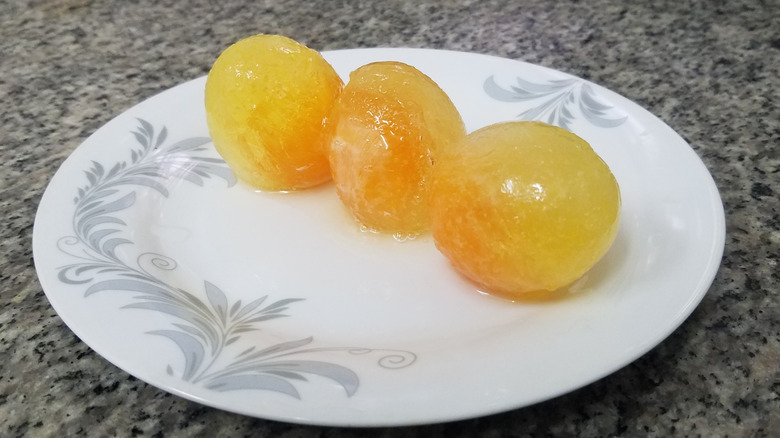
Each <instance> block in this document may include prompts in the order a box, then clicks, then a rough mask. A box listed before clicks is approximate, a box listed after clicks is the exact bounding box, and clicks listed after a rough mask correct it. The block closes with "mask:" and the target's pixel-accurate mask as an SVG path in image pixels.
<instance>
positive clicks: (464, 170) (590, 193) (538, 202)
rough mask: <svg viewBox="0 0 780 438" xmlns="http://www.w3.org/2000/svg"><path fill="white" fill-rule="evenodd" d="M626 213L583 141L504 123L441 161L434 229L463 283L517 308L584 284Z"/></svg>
mask: <svg viewBox="0 0 780 438" xmlns="http://www.w3.org/2000/svg"><path fill="white" fill-rule="evenodd" d="M620 205H621V203H620V191H619V188H618V184H617V181H616V180H615V177H614V176H613V175H612V173H611V171H610V170H609V168H608V167H607V165H606V164H605V162H604V161H603V160H602V159H601V158H600V157H599V156H598V155H597V154H596V153H595V152H594V151H593V149H592V148H591V147H590V146H589V145H588V143H586V142H585V141H584V140H582V139H581V138H579V137H577V136H576V135H574V134H572V133H570V132H568V131H566V130H564V129H562V128H558V127H555V126H551V125H547V124H544V123H540V122H507V123H499V124H495V125H491V126H489V127H486V128H483V129H480V130H478V131H475V132H473V133H471V134H469V135H468V136H467V137H466V139H465V141H464V142H462V143H461V144H460V146H459V147H458V148H457V149H456V150H453V151H452V153H447V154H443V155H440V156H439V159H438V160H437V162H436V166H435V167H434V176H433V184H432V193H431V209H430V211H431V228H432V233H433V238H434V241H435V243H436V246H437V248H438V249H439V250H440V251H441V252H442V253H443V254H444V255H445V256H446V257H447V258H448V259H449V260H450V261H451V262H452V264H453V265H454V266H455V268H456V269H457V270H458V271H460V272H461V273H462V274H463V275H464V276H466V277H468V278H469V279H471V280H472V281H474V282H476V283H477V284H478V285H480V286H481V287H482V288H483V289H484V291H485V292H490V293H495V294H498V295H503V296H506V297H509V298H517V297H520V296H521V294H523V293H526V292H538V291H552V290H556V289H559V288H562V287H564V286H567V285H569V284H571V283H572V282H574V281H575V280H577V279H578V278H580V277H581V276H582V275H583V274H585V272H586V271H588V270H589V269H590V268H591V267H592V266H593V265H594V264H595V263H596V262H597V261H598V260H599V259H601V258H602V256H604V254H605V253H606V252H607V250H608V249H609V248H610V246H611V245H612V243H613V241H614V239H615V236H616V234H617V230H618V224H619V217H620Z"/></svg>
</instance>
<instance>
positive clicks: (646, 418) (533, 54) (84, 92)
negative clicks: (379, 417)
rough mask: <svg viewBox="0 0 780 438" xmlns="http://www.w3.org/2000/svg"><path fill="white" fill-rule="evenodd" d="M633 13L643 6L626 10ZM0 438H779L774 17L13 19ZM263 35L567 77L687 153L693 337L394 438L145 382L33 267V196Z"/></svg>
mask: <svg viewBox="0 0 780 438" xmlns="http://www.w3.org/2000/svg"><path fill="white" fill-rule="evenodd" d="M630 3H633V4H630ZM0 8H1V9H2V11H3V12H2V14H0V97H1V100H2V103H3V105H2V107H0V120H2V123H1V124H0V126H1V128H0V129H2V131H1V132H2V136H0V176H1V179H0V206H2V210H1V211H2V216H3V226H2V227H0V233H1V234H2V237H1V238H0V242H2V243H1V244H0V247H1V248H2V250H1V252H0V282H1V283H0V284H2V287H1V288H0V294H2V295H1V296H2V299H1V300H0V435H2V436H9V437H11V436H26V435H29V436H46V435H56V436H62V435H78V436H81V435H87V434H88V435H89V436H136V435H142V436H167V435H200V436H262V435H268V436H287V437H320V436H322V437H325V436H327V437H337V436H386V437H390V436H420V437H422V436H425V437H429V436H441V437H443V436H446V437H458V436H460V437H465V436H485V437H497V436H583V437H585V436H658V437H665V436H702V437H713V436H724V437H725V436H729V437H742V436H745V437H747V436H750V437H763V436H767V437H768V436H777V434H778V431H779V430H780V308H779V307H778V302H780V297H779V296H778V294H779V293H780V275H778V272H780V268H778V259H779V258H780V218H779V216H778V215H779V214H780V201H778V197H779V195H780V110H779V108H780V105H779V104H778V90H780V79H778V78H780V34H778V33H777V23H778V22H780V8H778V7H777V4H776V3H774V4H773V2H770V1H750V0H738V1H734V2H689V1H663V2H628V3H627V2H623V1H618V0H589V1H578V2H548V1H544V0H530V1H525V2H509V1H506V2H503V1H455V0H453V1H430V0H422V1H403V0H401V1H386V2H368V1H347V2H328V1H323V0H315V1H298V0H294V1H287V2H240V1H230V0H228V1H222V2H207V1H197V2H175V1H163V2H157V1H142V2H132V3H131V2H93V1H89V0H53V1H19V2H10V1H4V2H0ZM259 32H265V33H279V34H284V35H287V36H290V37H292V38H294V39H296V40H299V41H301V42H304V43H306V44H307V45H309V46H311V47H313V48H316V49H320V50H329V49H342V48H356V47H380V46H381V47H424V48H434V49H450V50H460V51H469V52H477V53H484V54H490V55H497V56H502V57H507V58H511V59H518V60H523V61H528V62H531V63H536V64H540V65H543V66H547V67H551V68H554V69H558V70H561V71H564V72H567V73H571V74H574V75H577V76H580V77H583V78H586V79H589V80H591V81H594V82H596V83H598V84H600V85H603V86H605V87H606V88H608V89H611V90H613V91H615V92H617V93H619V94H621V95H623V96H626V97H627V98H629V99H632V100H634V101H636V102H637V103H639V104H640V105H641V106H643V107H645V108H646V109H647V110H649V111H650V112H651V113H653V114H655V115H657V116H658V117H659V118H661V119H662V120H663V121H665V122H666V123H668V124H669V125H670V126H671V127H672V128H673V129H674V130H675V131H677V132H678V133H679V134H680V135H681V136H682V137H683V138H685V139H686V140H687V141H688V142H689V143H690V144H691V147H692V148H693V150H694V151H695V152H696V153H697V154H698V155H699V157H701V159H702V161H703V162H704V164H705V165H706V166H707V168H708V169H709V171H710V172H711V174H712V176H713V178H714V180H715V182H716V184H717V186H718V188H719V190H720V193H721V197H722V200H723V204H724V207H725V211H726V223H727V236H726V246H725V253H724V256H723V261H722V264H721V267H720V270H719V272H718V274H717V276H716V278H715V281H714V283H713V285H712V287H711V288H710V290H709V292H708V294H707V295H706V296H705V297H704V299H703V301H702V302H701V304H700V305H699V306H698V308H697V309H696V310H695V311H694V312H693V314H692V315H691V316H690V318H689V319H688V320H687V321H686V322H685V323H684V324H683V325H682V326H681V327H680V328H679V329H677V330H676V331H675V332H674V333H672V334H671V336H669V338H668V339H666V340H665V341H664V342H662V343H661V344H660V345H659V346H657V347H656V348H654V349H652V350H651V351H650V352H649V353H647V354H645V355H644V356H642V357H641V358H640V359H638V360H636V361H635V362H633V363H631V364H630V365H628V366H626V367H624V368H623V369H621V370H619V371H617V372H615V373H614V374H612V375H609V376H607V377H605V378H604V379H602V380H600V381H597V382H595V383H593V384H591V385H588V386H586V387H584V388H582V389H579V390H576V391H574V392H572V393H569V394H566V395H562V396H560V397H557V398H555V399H552V400H548V401H545V402H542V403H539V404H536V405H533V406H530V407H526V408H523V409H518V410H514V411H510V412H506V413H502V414H496V415H492V416H488V417H483V418H477V419H471V420H463V421H458V422H454V423H447V424H436V425H428V426H416V427H407V428H395V429H393V428H388V429H380V430H365V429H341V428H332V427H328V428H321V427H312V426H297V425H292V424H286V423H280V422H273V421H266V420H261V419H255V418H250V417H244V416H241V415H237V414H232V413H228V412H224V411H221V410H217V409H213V408H209V407H205V406H203V405H200V404H197V403H194V402H190V401H187V400H185V399H182V398H179V397H177V396H174V395H171V394H168V393H166V392H164V391H161V390H159V389H157V388H155V387H153V386H151V385H148V384H146V383H144V382H142V381H140V380H138V379H136V378H134V377H132V376H130V375H129V374H127V373H125V372H124V371H122V370H120V369H119V368H117V367H116V366H114V365H112V364H111V363H109V362H108V361H106V360H105V359H103V358H102V357H101V356H99V355H98V354H96V353H95V352H93V351H92V350H91V349H90V348H89V347H87V345H85V344H84V343H83V342H82V341H80V340H79V339H78V338H77V337H76V336H75V335H74V334H73V333H72V332H71V331H70V330H69V329H68V327H67V326H65V324H64V323H63V321H62V320H61V319H60V318H59V317H58V316H57V314H56V313H55V312H54V310H53V309H52V307H51V306H50V304H49V302H48V300H47V298H46V296H45V295H44V293H43V291H42V289H41V286H40V284H39V282H38V279H37V276H36V273H35V270H34V266H33V254H32V243H31V242H32V229H33V220H34V216H35V212H36V208H37V206H38V203H39V200H40V198H41V195H42V193H43V191H44V189H45V187H46V185H47V183H48V182H49V180H50V179H51V177H52V176H53V175H54V173H55V171H56V170H57V168H58V166H59V165H60V164H61V163H62V162H63V160H64V159H65V158H66V157H67V156H68V155H69V154H70V153H71V152H72V151H73V150H74V149H75V148H76V147H77V146H78V145H79V144H80V143H81V142H82V141H83V140H84V139H85V138H87V137H88V136H89V135H90V134H91V133H93V132H94V131H95V130H96V129H98V128H99V127H100V126H102V125H103V124H105V123H106V122H108V121H109V120H111V119H112V118H113V117H115V116H116V115H117V114H119V113H120V112H122V111H124V110H125V109H127V108H129V107H131V106H132V105H134V104H136V103H138V102H140V101H141V100H143V99H145V98H147V97H150V96H153V95H155V94H156V93H159V92H161V91H163V90H166V89H168V88H170V87H172V86H174V85H176V84H179V83H182V82H184V81H187V80H189V79H193V78H196V77H199V76H201V75H204V74H206V73H207V71H208V69H209V67H210V66H211V63H212V62H213V61H214V59H215V58H216V56H217V55H218V54H219V53H220V51H221V50H222V49H224V48H225V47H226V46H227V45H228V44H230V43H232V42H234V41H236V40H238V39H240V38H242V37H245V36H248V35H250V34H254V33H259Z"/></svg>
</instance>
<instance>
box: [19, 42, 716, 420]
mask: <svg viewBox="0 0 780 438" xmlns="http://www.w3.org/2000/svg"><path fill="white" fill-rule="evenodd" d="M324 55H325V57H326V58H327V59H328V60H329V61H330V62H331V63H332V64H333V66H334V67H335V68H336V70H337V71H338V72H339V74H341V75H342V77H344V78H345V80H346V79H347V77H348V74H349V72H350V71H352V70H354V69H355V68H357V67H359V66H360V65H363V64H365V63H368V62H372V61H380V60H399V61H403V62H406V63H409V64H411V65H414V66H416V67H417V68H419V69H420V70H421V71H423V72H424V73H426V74H427V75H429V76H430V77H431V78H433V79H434V80H435V81H437V82H438V83H439V85H440V86H441V87H442V88H443V89H444V90H445V91H446V92H447V93H448V94H449V95H450V97H451V98H452V100H453V102H454V103H455V105H456V106H457V107H458V108H459V109H460V111H461V112H462V115H463V118H464V120H465V122H466V125H467V129H468V130H469V131H472V130H475V129H478V128H480V127H483V126H485V125H488V124H490V123H494V122H500V121H507V120H518V119H538V120H544V121H548V122H551V123H554V124H557V125H560V126H563V127H566V128H568V129H570V130H572V131H573V132H575V133H577V134H578V135H580V136H581V137H583V138H584V139H585V140H587V141H588V142H590V143H591V145H592V146H593V148H594V149H595V150H596V152H597V153H599V154H600V155H601V157H602V158H603V159H604V160H605V161H606V162H607V164H608V165H609V166H610V167H611V169H612V170H613V172H614V174H615V176H616V178H617V180H618V182H619V184H620V187H621V192H622V199H623V207H622V208H623V209H622V222H621V228H620V231H619V233H618V237H617V239H616V242H615V244H614V246H613V247H612V248H611V249H610V251H609V252H608V254H607V255H606V257H605V258H604V259H603V260H602V261H601V262H600V263H599V264H598V265H597V266H596V267H595V268H594V269H593V270H591V271H590V272H589V273H588V274H587V275H586V276H585V277H584V278H583V279H582V280H580V281H579V282H578V283H576V284H575V286H574V287H572V291H571V293H568V294H567V295H566V296H565V297H563V298H561V299H556V300H552V301H532V300H528V301H525V302H516V303H512V302H508V301H505V300H502V299H498V298H494V297H491V296H486V295H483V294H480V293H478V291H477V290H476V288H475V286H474V285H472V284H471V283H469V282H468V281H465V280H464V279H463V278H462V277H460V276H459V275H458V274H457V273H456V272H455V271H454V270H453V269H452V268H451V267H450V265H449V263H448V262H447V260H446V259H444V257H443V256H442V255H440V254H439V253H438V252H437V250H436V249H435V247H434V245H433V242H432V239H431V238H430V237H429V236H422V237H418V238H416V239H414V240H408V241H404V242H399V241H397V240H395V239H393V238H392V237H390V236H385V235H378V234H372V233H366V232H361V231H360V228H359V226H358V225H357V224H356V223H355V222H354V221H353V220H352V219H351V217H350V216H349V214H348V213H347V212H346V210H345V208H344V207H343V206H342V205H341V203H340V201H339V200H338V198H337V196H336V193H335V189H334V187H333V185H332V184H327V185H325V186H322V187H319V188H316V189H313V190H309V191H302V192H299V193H291V194H275V193H259V192H255V191H253V190H251V189H249V188H248V187H246V186H244V185H242V184H241V183H237V182H236V180H235V178H234V176H233V174H232V172H231V171H230V170H229V169H228V167H227V166H226V165H225V163H224V162H223V161H222V160H221V159H220V158H219V156H218V155H217V153H216V152H215V150H214V148H213V145H212V144H211V142H210V140H209V137H208V130H207V127H206V122H205V114H204V108H203V90H204V84H205V78H199V79H196V80H193V81H190V82H187V83H185V84H182V85H180V86H177V87H175V88H172V89H170V90H168V91H166V92H164V93H161V94H159V95H157V96H155V97H152V98H151V99H148V100H146V101H144V102H142V103H140V104H138V105H137V106H135V107H133V108H131V109H129V110H128V111H126V112H125V113H123V114H121V115H119V116H118V117H116V118H115V119H114V120H112V121H111V122H109V123H108V124H106V125H105V126H104V127H102V128H101V129H99V130H98V131H97V132H95V133H94V134H93V135H92V136H91V137H89V138H88V139H87V140H86V141H85V142H84V143H83V144H82V145H81V146H80V147H78V148H77V149H76V150H75V151H74V153H73V154H72V155H71V156H70V157H69V158H68V159H67V160H66V161H65V163H64V164H63V165H62V167H61V168H60V169H59V171H58V172H57V173H56V175H55V176H54V177H53V179H52V180H51V183H50V185H49V187H48V188H47V190H46V192H45V194H44V197H43V199H42V201H41V204H40V208H39V210H38V214H37V216H36V221H35V229H34V254H35V264H36V268H37V271H38V275H39V278H40V281H41V284H42V286H43V289H44V290H45V292H46V295H47V297H48V298H49V300H50V302H51V304H52V305H53V306H54V308H55V309H56V311H57V312H58V314H59V315H60V316H61V317H62V319H63V320H64V321H65V322H66V323H67V325H68V326H69V327H70V328H71V329H72V330H73V331H74V332H75V333H76V335H78V336H79V337H80V338H81V339H82V340H83V341H84V342H86V343H87V344H88V345H89V346H90V347H92V348H93V349H94V350H95V351H97V352H98V353H99V354H101V355H102V356H103V357H105V358H106V359H107V360H109V361H110V362H112V363H113V364H115V365H116V366H118V367H120V368H122V369H123V370H125V371H127V372H128V373H130V374H132V375H134V376H136V377H137V378H139V379H142V380H144V381H146V382H148V383H150V384H152V385H155V386H157V387H159V388H162V389H164V390H166V391H169V392H171V393H174V394H177V395H179V396H182V397H186V398H188V399H191V400H195V401H197V402H200V403H203V404H206V405H210V406H214V407H218V408H221V409H225V410H228V411H233V412H238V413H242V414H247V415H252V416H257V417H262V418H269V419H276V420H282V421H288V422H297V423H308V424H320V425H341V426H381V425H409V424H421V423H432V422H440V421H447V420H455V419H462V418H467V417H474V416H480V415H485V414H490V413H495V412H500V411H505V410H510V409H514V408H518V407H522V406H526V405H529V404H532V403H535V402H538V401H541V400H545V399H548V398H551V397H554V396H556V395H559V394H562V393H565V392H568V391H571V390H573V389H575V388H578V387H581V386H583V385H586V384H588V383H590V382H593V381H595V380H597V379H599V378H601V377H603V376H605V375H607V374H609V373H611V372H613V371H615V370H617V369H619V368H620V367H622V366H624V365H626V364H628V363H630V362H631V361H633V360H634V359H636V358H638V357H639V356H640V355H642V354H643V353H645V352H647V351H648V350H649V349H651V348H652V347H654V346H655V345H657V344H658V343H659V342H661V341H662V340H663V339H664V338H666V337H667V336H668V335H669V334H670V333H671V332H672V331H673V330H674V329H675V328H676V327H677V326H679V325H680V324H681V323H682V322H683V321H684V320H685V319H686V317H687V316H688V315H689V314H690V313H691V311H692V310H693V309H694V308H695V307H696V305H697V304H698V303H699V301H700V300H701V299H702V297H703V296H704V294H705V293H706V291H707V289H708V288H709V286H710V284H711V282H712V280H713V278H714V276H715V273H716V271H717V268H718V266H719V263H720V259H721V256H722V252H723V245H724V230H725V226H724V214H723V207H722V204H721V201H720V198H719V195H718V191H717V189H716V187H715V184H714V183H713V180H712V178H711V176H710V174H709V173H708V172H707V170H706V168H705V167H704V165H703V164H702V162H701V161H700V160H699V159H698V157H697V156H696V154H695V153H694V152H693V151H692V150H691V148H690V147H689V145H688V144H687V143H686V142H685V141H684V140H683V139H682V138H681V137H680V136H679V135H677V134H676V133H675V132H673V130H672V129H670V128H669V127H668V126H667V125H665V124H664V123H663V122H661V121H660V120H659V119H657V118H656V117H654V116H653V115H651V114H649V113H648V112H647V111H645V110H643V109H642V108H640V107H639V106H637V105H636V104H634V103H632V102H630V101H628V100H627V99H625V98H623V97H621V96H619V95H617V94H615V93H613V92H610V91H609V90H606V89H604V88H602V87H599V86H597V85H595V84H592V83H590V82H587V81H585V80H582V79H578V78H576V77H573V76H570V75H567V74H564V73H561V72H557V71H553V70H550V69H546V68H542V67H538V66H534V65H530V64H526V63H522V62H517V61H512V60H507V59H500V58H495V57H488V56H483V55H475V54H468V53H457V52H446V51H434V50H422V49H361V50H344V51H334V52H326V53H324Z"/></svg>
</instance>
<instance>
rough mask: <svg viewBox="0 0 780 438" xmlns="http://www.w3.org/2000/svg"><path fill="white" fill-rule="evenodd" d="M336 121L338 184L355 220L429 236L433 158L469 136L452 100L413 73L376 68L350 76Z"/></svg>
mask: <svg viewBox="0 0 780 438" xmlns="http://www.w3.org/2000/svg"><path fill="white" fill-rule="evenodd" d="M332 122H333V124H334V129H335V131H334V135H333V140H332V142H331V147H330V156H329V157H330V166H331V172H332V176H333V181H334V183H335V185H336V189H337V192H338V194H339V197H340V198H341V200H342V201H343V203H344V204H345V205H346V206H347V207H348V208H349V210H350V211H351V212H352V214H353V216H354V217H355V218H356V219H357V220H358V221H359V222H360V223H362V224H363V225H364V226H366V227H368V228H369V229H371V230H375V231H384V232H390V233H395V234H396V235H401V236H410V235H415V234H418V233H420V232H422V231H425V230H427V229H428V228H429V217H428V216H429V215H428V192H429V185H430V175H431V171H432V168H433V163H434V161H435V157H436V155H437V154H438V153H439V152H440V150H442V149H446V148H448V147H451V146H452V145H453V144H454V143H457V142H458V141H460V140H461V139H462V137H464V136H465V127H464V124H463V120H462V119H461V117H460V113H459V112H458V110H457V109H456V108H455V105H453V103H452V101H450V99H449V97H448V96H447V94H446V93H445V92H444V91H442V89H441V88H439V86H438V85H437V84H436V83H435V82H434V81H433V80H431V79H430V78H429V77H428V76H426V75H425V74H423V73H421V72H420V71H419V70H417V69H415V68H414V67H411V66H409V65H406V64H403V63H400V62H377V63H372V64H368V65H365V66H362V67H360V68H358V69H357V70H355V71H354V72H352V74H350V77H349V82H348V83H347V85H346V86H345V87H344V90H343V92H342V93H341V95H340V96H339V99H338V101H337V103H336V106H335V108H334V111H333V115H332Z"/></svg>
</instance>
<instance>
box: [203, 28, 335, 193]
mask: <svg viewBox="0 0 780 438" xmlns="http://www.w3.org/2000/svg"><path fill="white" fill-rule="evenodd" d="M342 86H343V83H342V81H341V79H340V78H339V76H338V75H337V74H336V72H335V71H334V70H333V68H332V67H331V66H330V64H328V63H327V61H325V60H324V59H323V58H322V56H321V55H320V54H319V53H317V52H316V51H314V50H311V49H309V48H307V47H305V46H303V45H301V44H299V43H297V42H295V41H293V40H291V39H289V38H285V37H281V36H278V35H255V36H252V37H249V38H246V39H244V40H241V41H239V42H237V43H236V44H234V45H232V46H230V47H229V48H228V49H226V50H225V51H224V52H223V53H222V54H221V55H220V56H219V58H218V59H217V61H216V62H215V64H214V66H213V67H212V69H211V71H210V72H209V75H208V79H207V81H206V100H205V103H206V119H207V122H208V127H209V133H210V134H211V138H212V140H213V141H214V146H215V147H216V149H217V151H218V152H219V153H220V155H222V157H223V158H224V159H225V161H226V162H227V163H228V165H229V166H230V167H231V168H232V169H233V170H234V172H236V174H237V175H238V177H239V178H240V179H241V180H243V181H245V182H246V183H248V184H249V185H251V186H253V187H255V188H258V189H261V190H272V191H277V190H296V189H302V188H307V187H311V186H314V185H317V184H320V183H323V182H325V181H327V180H329V179H330V169H329V167H328V158H327V146H328V143H329V142H330V135H331V132H330V130H329V129H328V128H327V124H326V120H327V117H328V115H329V114H330V111H331V109H332V107H333V104H334V102H335V100H336V98H337V97H338V95H339V93H340V92H341V89H342Z"/></svg>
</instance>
